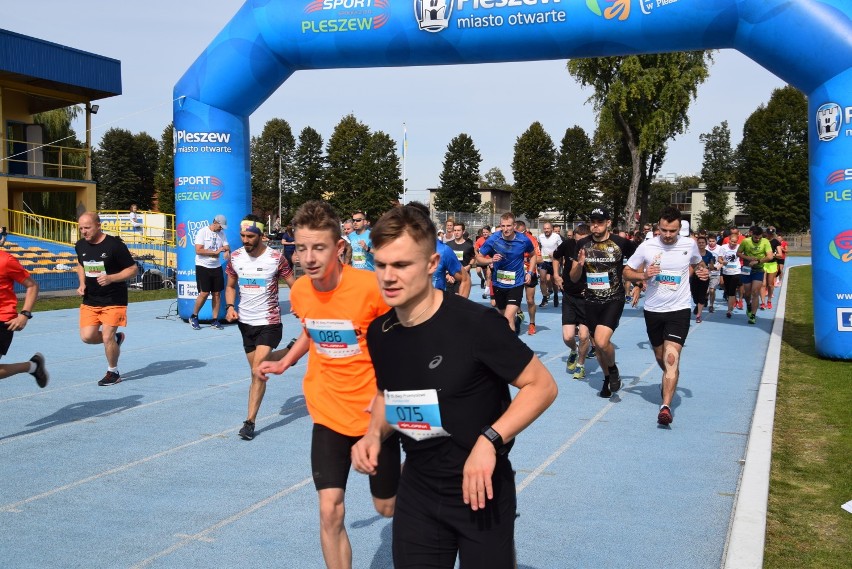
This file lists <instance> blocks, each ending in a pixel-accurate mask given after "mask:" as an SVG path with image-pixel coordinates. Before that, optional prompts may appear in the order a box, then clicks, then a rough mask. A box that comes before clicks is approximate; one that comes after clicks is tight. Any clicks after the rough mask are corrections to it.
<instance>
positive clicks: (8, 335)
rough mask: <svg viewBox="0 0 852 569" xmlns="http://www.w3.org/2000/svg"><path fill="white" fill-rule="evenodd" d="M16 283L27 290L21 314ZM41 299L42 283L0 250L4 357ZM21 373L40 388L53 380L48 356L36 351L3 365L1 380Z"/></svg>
mask: <svg viewBox="0 0 852 569" xmlns="http://www.w3.org/2000/svg"><path fill="white" fill-rule="evenodd" d="M3 229H5V227H4V228H3ZM15 283H18V284H20V285H21V286H23V287H24V288H26V294H25V295H24V304H23V307H22V310H21V311H20V312H18V311H17V308H18V297H17V296H16V295H15ZM37 298H38V283H36V282H35V281H34V280H33V279H32V277H30V273H29V272H28V271H27V270H26V269H25V268H23V267H22V266H21V263H19V262H18V260H17V259H16V258H15V257H14V256H13V255H11V254H10V253H7V252H6V251H0V357H3V356H5V355H6V352H8V351H9V346H11V345H12V337H13V336H14V334H15V332H20V331H21V330H23V329H24V328H26V326H27V323H29V321H30V319H31V318H32V317H33V313H32V309H33V306H35V302H36V299H37ZM19 373H28V374H30V375H32V376H33V377H34V378H35V380H36V383H37V384H38V386H39V387H44V386H45V385H47V381H48V379H50V376H49V375H48V373H47V367H46V366H45V364H44V356H43V355H41V353H39V352H36V353H35V355H33V357H31V358H30V361H28V362H20V363H13V364H0V379H6V378H7V377H11V376H13V375H17V374H19Z"/></svg>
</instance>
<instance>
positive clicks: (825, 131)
mask: <svg viewBox="0 0 852 569" xmlns="http://www.w3.org/2000/svg"><path fill="white" fill-rule="evenodd" d="M816 124H817V134H818V135H819V139H820V140H821V141H822V142H828V141H830V140H834V139H835V138H837V137H838V136H839V135H840V131H841V130H842V129H843V125H844V124H846V125H850V124H852V107H841V106H840V105H838V104H837V103H825V104H823V105H820V106H819V108H818V109H817V111H816ZM844 135H845V136H850V135H852V129H850V128H847V129H846V132H845V133H844Z"/></svg>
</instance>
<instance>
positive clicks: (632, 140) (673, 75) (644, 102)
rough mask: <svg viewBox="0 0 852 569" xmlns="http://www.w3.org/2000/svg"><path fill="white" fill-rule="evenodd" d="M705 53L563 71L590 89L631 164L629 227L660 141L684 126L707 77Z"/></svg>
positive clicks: (585, 64) (574, 63) (660, 152)
mask: <svg viewBox="0 0 852 569" xmlns="http://www.w3.org/2000/svg"><path fill="white" fill-rule="evenodd" d="M711 61H712V56H711V52H709V51H695V52H678V53H666V54H652V55H630V56H624V57H600V58H593V59H572V60H571V61H569V62H568V71H569V72H570V73H571V75H573V76H574V77H575V78H576V79H577V80H578V81H579V82H580V84H582V85H584V86H591V87H593V88H594V90H595V93H594V95H592V97H591V98H590V100H592V101H593V102H594V106H595V110H596V111H598V112H599V113H600V117H601V120H603V118H604V115H606V114H608V115H609V116H610V117H611V122H612V124H613V125H615V127H617V129H618V130H619V132H621V135H622V137H623V139H624V142H625V144H626V145H627V149H628V152H629V155H630V160H631V176H630V184H629V187H628V191H627V196H626V200H625V202H626V203H625V210H624V219H625V220H627V223H628V228H629V227H632V226H633V225H634V219H635V217H634V213H635V211H636V208H637V204H638V202H639V199H638V198H639V196H640V194H645V193H646V192H647V190H643V189H642V188H640V185H644V186H645V188H647V187H648V185H649V184H650V181H651V180H652V179H653V176H654V174H655V173H656V171H657V170H658V169H659V167H660V166H661V165H662V157H663V156H664V153H665V144H666V141H667V140H669V139H671V138H673V137H674V136H676V135H678V134H682V133H683V132H685V131H686V129H687V127H688V126H689V116H688V110H689V104H690V102H691V100H692V99H693V98H695V96H696V94H697V92H698V85H699V84H701V83H703V82H704V80H705V79H706V78H707V76H708V74H709V71H708V65H709V63H710V62H711Z"/></svg>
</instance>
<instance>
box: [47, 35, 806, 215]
mask: <svg viewBox="0 0 852 569" xmlns="http://www.w3.org/2000/svg"><path fill="white" fill-rule="evenodd" d="M711 63H712V52H706V51H702V52H684V53H674V54H655V55H640V56H626V57H605V58H590V59H576V60H571V61H569V62H568V64H567V70H568V72H569V73H570V74H571V75H572V76H573V77H574V78H575V79H576V80H577V81H578V82H579V83H581V84H582V85H584V86H590V87H593V90H594V93H593V95H592V96H591V97H590V99H589V100H590V102H591V103H592V104H593V106H594V109H595V112H596V113H597V126H596V130H595V132H594V133H593V134H592V135H591V136H590V135H589V134H588V133H586V132H585V130H584V129H583V128H581V127H579V126H573V127H571V128H569V129H567V130H566V131H565V133H564V135H563V136H562V139H561V140H560V143H559V147H558V148H557V146H556V145H555V144H554V141H553V139H552V138H551V137H550V135H549V134H548V133H547V132H546V131H545V130H544V127H543V126H542V124H541V123H540V122H534V123H532V124H531V125H530V126H529V128H528V129H527V130H526V131H525V132H523V133H522V134H520V136H518V137H517V139H516V140H515V144H514V154H513V159H512V163H511V170H512V176H513V178H514V183H513V184H509V183H507V181H506V177H505V176H504V174H503V173H502V171H500V169H499V168H492V169H490V170H489V171H487V172H485V173H481V172H480V167H481V163H482V157H481V155H480V153H479V151H478V150H477V148H476V145H475V143H474V141H473V139H472V138H471V137H470V136H469V135H468V134H466V133H464V132H462V133H460V134H459V135H457V136H455V137H454V138H453V139H452V140H451V141H450V142H449V144H448V145H447V149H446V152H445V155H444V161H443V164H442V165H441V170H440V174H439V185H438V188H437V191H436V195H435V201H434V207H435V209H437V210H445V211H458V212H476V211H479V212H483V213H486V212H487V213H493V204H482V203H480V189H483V188H490V189H504V190H508V191H511V192H512V208H513V210H514V211H515V213H517V214H521V215H523V216H525V217H527V218H528V219H535V218H538V217H539V216H540V215H541V214H542V213H543V212H558V215H559V217H560V218H563V219H566V220H574V219H582V218H583V217H584V216H585V215H586V214H587V213H588V212H589V211H590V210H591V208H592V207H594V206H595V205H597V204H603V205H605V206H606V207H608V208H609V209H610V210H611V211H613V212H614V214H615V216H614V217H615V218H616V219H614V223H615V224H617V225H618V226H619V227H625V228H631V227H633V226H635V225H636V224H637V223H643V222H645V221H646V220H651V221H653V220H654V219H656V216H657V215H658V214H659V211H660V210H661V209H662V208H663V207H665V206H666V205H669V204H670V203H671V202H672V196H673V195H674V194H682V195H683V194H685V193H686V192H687V191H688V190H689V189H690V188H695V187H697V185H698V183H699V182H703V183H704V184H705V186H706V193H705V200H706V204H705V206H706V210H705V211H704V213H703V214H702V215H701V216H700V219H693V226H696V227H705V228H709V229H720V228H722V227H725V226H726V225H729V224H731V223H732V221H733V220H732V219H731V211H730V206H729V202H728V195H729V194H730V190H731V188H732V187H734V186H735V187H736V188H737V189H736V194H735V195H736V201H737V203H738V205H739V206H740V207H741V208H742V210H743V211H744V213H745V214H746V215H748V216H749V217H751V218H752V219H753V220H754V221H755V222H757V223H762V224H766V225H774V226H776V227H777V228H778V229H779V231H783V232H797V231H801V230H804V229H806V228H807V227H808V225H809V217H810V212H809V186H808V162H807V159H808V158H807V157H808V149H807V127H808V120H807V101H806V99H805V97H804V95H803V94H802V93H801V92H800V91H798V90H796V89H795V88H793V87H790V86H787V87H784V88H782V89H776V90H775V91H774V92H773V93H772V95H771V97H770V100H769V102H768V103H767V104H765V105H760V106H759V107H758V108H757V109H756V110H755V111H754V112H753V113H752V114H751V115H750V116H749V118H748V119H747V120H746V122H745V125H744V128H743V136H742V141H741V142H740V143H739V145H737V147H736V148H734V147H733V146H732V145H731V132H730V129H729V127H728V123H727V121H724V120H723V121H721V123H720V124H719V125H718V126H716V127H714V128H713V129H712V130H711V132H709V133H703V134H701V136H700V140H701V142H702V143H703V145H704V157H703V164H702V170H701V176H700V178H683V179H681V180H679V181H678V182H677V183H675V184H671V183H661V182H658V181H655V178H656V176H657V174H659V172H660V169H661V167H662V164H663V162H664V159H665V154H666V150H667V144H668V141H670V140H671V139H673V138H674V137H675V136H677V135H678V134H682V133H684V132H686V129H687V128H688V125H689V117H688V109H689V105H690V103H691V102H692V101H693V100H694V99H695V97H696V96H697V89H698V85H699V84H701V83H702V82H703V81H704V80H705V79H706V78H707V77H708V76H709V66H710V64H711ZM554 96H556V94H554ZM59 112H60V113H61V112H65V115H61V116H60V119H59V120H57V117H56V116H50V115H51V113H42V115H41V116H39V117H37V122H42V121H43V122H42V124H43V125H44V126H45V129H46V130H47V131H48V132H47V136H48V137H50V138H48V140H55V139H56V138H54V137H59V135H61V134H64V135H67V134H68V131H69V130H70V132H71V133H72V134H73V130H71V129H70V121H71V118H73V116H72V115H71V113H70V112H68V111H67V110H60V111H59ZM62 117H64V119H67V121H66V120H64V119H63V118H62ZM39 119H41V120H39ZM48 119H49V120H48ZM172 131H173V127H172V125H168V126H167V127H166V128H165V129H164V130H163V132H162V134H161V137H160V140H159V141H157V140H155V139H154V138H153V137H151V136H150V135H148V134H147V133H145V132H142V133H138V134H133V133H131V132H129V131H127V130H124V129H120V128H112V129H110V130H108V131H107V132H106V133H105V134H104V136H103V138H102V139H101V142H100V144H99V145H98V147H97V149H95V150H94V151H93V159H92V161H93V175H94V178H95V180H96V181H97V183H98V203H99V204H100V206H101V207H102V208H103V209H126V208H127V207H129V205H130V204H131V203H136V204H138V205H139V207H140V209H150V208H151V207H153V205H154V203H155V198H156V205H157V208H158V209H159V210H160V211H163V212H167V213H173V212H174V147H173V139H172ZM250 146H251V147H250V152H251V191H252V207H253V209H254V213H256V214H259V215H262V216H264V217H265V216H267V215H269V216H272V217H273V218H275V217H276V216H277V213H278V208H279V196H280V200H281V209H282V211H283V212H284V216H283V217H284V221H285V222H286V220H287V218H288V217H289V215H291V214H292V212H293V211H294V210H295V209H296V208H297V207H298V206H299V205H301V204H302V203H304V202H305V201H307V200H311V199H323V200H326V201H328V202H330V203H331V204H332V205H333V206H334V207H335V208H336V209H337V210H338V211H341V212H351V211H355V210H363V211H365V212H367V214H368V216H369V217H371V218H376V217H378V216H379V215H381V213H382V212H384V211H386V210H387V209H388V208H390V207H391V206H392V205H393V204H395V203H397V202H398V200H399V198H400V197H401V195H402V191H403V180H402V176H401V167H400V158H399V155H398V153H397V145H396V143H395V142H394V140H393V139H392V138H391V137H390V136H389V135H387V134H386V133H384V132H381V131H377V132H372V131H371V130H370V128H369V126H368V125H366V124H364V123H362V122H360V121H359V120H358V119H357V118H356V117H355V116H354V115H352V114H350V115H347V116H345V117H343V118H342V119H341V121H340V122H339V123H338V124H337V125H336V126H335V128H334V130H333V132H332V134H331V136H330V138H329V139H328V141H324V140H323V138H322V136H321V135H320V134H319V133H318V132H317V131H316V130H315V129H313V128H311V127H305V128H304V129H303V130H302V131H301V132H300V133H299V135H298V138H296V137H295V136H294V134H293V131H292V129H291V128H290V125H289V123H288V122H287V121H286V120H284V119H280V118H275V119H272V120H270V121H268V122H267V123H266V124H265V125H264V127H263V129H262V131H261V133H260V134H259V135H257V136H253V137H252V138H251V142H250ZM637 212H638V215H637Z"/></svg>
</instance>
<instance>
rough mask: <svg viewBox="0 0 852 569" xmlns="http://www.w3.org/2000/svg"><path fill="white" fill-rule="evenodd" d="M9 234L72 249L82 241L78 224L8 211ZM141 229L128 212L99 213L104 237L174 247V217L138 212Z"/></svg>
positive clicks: (129, 242) (23, 212)
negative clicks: (43, 240)
mask: <svg viewBox="0 0 852 569" xmlns="http://www.w3.org/2000/svg"><path fill="white" fill-rule="evenodd" d="M6 212H7V213H8V215H9V233H17V234H20V235H27V236H30V237H38V238H39V239H45V240H47V241H53V242H56V243H62V244H65V245H73V244H74V243H76V242H77V240H78V239H79V238H80V235H79V232H78V229H77V222H76V221H67V220H64V219H55V218H52V217H45V216H43V215H35V214H32V213H27V212H25V211H16V210H11V209H8V210H6ZM137 213H138V214H139V217H140V219H141V220H142V225H141V226H136V227H134V225H133V223H131V221H130V212H129V211H126V210H104V211H99V212H98V216H99V217H100V218H101V228H102V229H103V230H104V232H105V233H109V234H110V235H117V236H119V237H121V238H122V239H123V240H124V241H125V242H127V243H128V244H131V243H134V244H135V243H138V244H150V245H153V246H163V247H174V246H175V216H174V215H172V214H162V213H154V212H149V211H140V212H137Z"/></svg>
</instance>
